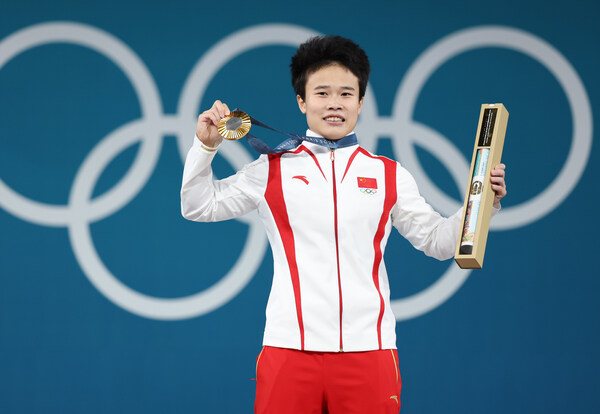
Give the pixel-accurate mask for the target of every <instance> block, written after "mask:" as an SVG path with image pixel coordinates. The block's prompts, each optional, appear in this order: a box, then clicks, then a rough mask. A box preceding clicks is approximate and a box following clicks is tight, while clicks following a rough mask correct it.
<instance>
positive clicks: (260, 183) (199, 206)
mask: <svg viewBox="0 0 600 414" xmlns="http://www.w3.org/2000/svg"><path fill="white" fill-rule="evenodd" d="M216 153H217V151H216V149H215V150H212V151H210V150H207V149H205V148H204V147H203V146H202V145H201V143H200V141H199V140H198V139H197V138H194V144H193V145H192V148H190V150H189V152H188V155H187V158H186V160H185V166H184V169H183V180H182V184H181V214H182V215H183V217H185V218H186V219H188V220H193V221H222V220H229V219H232V218H236V217H239V216H243V215H244V214H247V213H249V212H251V211H252V210H254V209H255V208H257V206H258V203H259V201H260V199H261V197H262V195H263V194H264V189H265V188H266V182H267V175H268V160H267V158H266V157H265V156H261V157H260V158H259V159H258V160H256V161H254V162H252V163H250V164H247V165H246V166H244V167H243V168H242V169H241V170H240V171H238V172H237V173H236V174H234V175H232V176H230V177H227V178H225V179H223V180H214V177H213V172H212V168H211V162H212V160H213V158H214V157H215V155H216Z"/></svg>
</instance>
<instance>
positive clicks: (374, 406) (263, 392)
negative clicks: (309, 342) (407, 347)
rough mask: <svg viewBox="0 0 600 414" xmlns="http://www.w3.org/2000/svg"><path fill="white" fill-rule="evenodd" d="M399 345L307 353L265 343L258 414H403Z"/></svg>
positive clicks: (259, 363) (260, 363) (259, 367)
mask: <svg viewBox="0 0 600 414" xmlns="http://www.w3.org/2000/svg"><path fill="white" fill-rule="evenodd" d="M401 387H402V381H401V380H400V373H399V371H398V353H397V352H396V350H395V349H384V350H381V351H368V352H307V351H297V350H294V349H284V348H274V347H268V346H265V347H264V348H263V350H262V351H261V353H260V355H259V356H258V358H257V360H256V401H255V406H254V410H255V413H256V414H397V413H398V412H399V411H400V389H401Z"/></svg>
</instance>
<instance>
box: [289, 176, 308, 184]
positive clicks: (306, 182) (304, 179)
mask: <svg viewBox="0 0 600 414" xmlns="http://www.w3.org/2000/svg"><path fill="white" fill-rule="evenodd" d="M294 178H296V179H298V180H300V181H304V184H308V178H306V176H305V175H294V176H293V177H292V179H294Z"/></svg>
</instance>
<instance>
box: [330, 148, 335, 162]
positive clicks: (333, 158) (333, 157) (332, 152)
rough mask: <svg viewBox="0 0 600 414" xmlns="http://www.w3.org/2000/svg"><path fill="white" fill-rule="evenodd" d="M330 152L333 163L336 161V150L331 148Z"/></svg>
mask: <svg viewBox="0 0 600 414" xmlns="http://www.w3.org/2000/svg"><path fill="white" fill-rule="evenodd" d="M329 151H331V152H330V154H331V156H330V158H331V161H334V160H335V155H334V152H335V150H334V149H333V148H329Z"/></svg>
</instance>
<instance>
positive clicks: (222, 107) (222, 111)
mask: <svg viewBox="0 0 600 414" xmlns="http://www.w3.org/2000/svg"><path fill="white" fill-rule="evenodd" d="M211 109H213V110H214V111H215V112H216V114H217V116H218V117H219V120H221V119H223V118H225V117H226V116H227V115H229V107H228V106H227V105H226V104H224V103H223V102H221V101H219V100H216V101H215V103H214V104H213V107H212V108H211Z"/></svg>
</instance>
